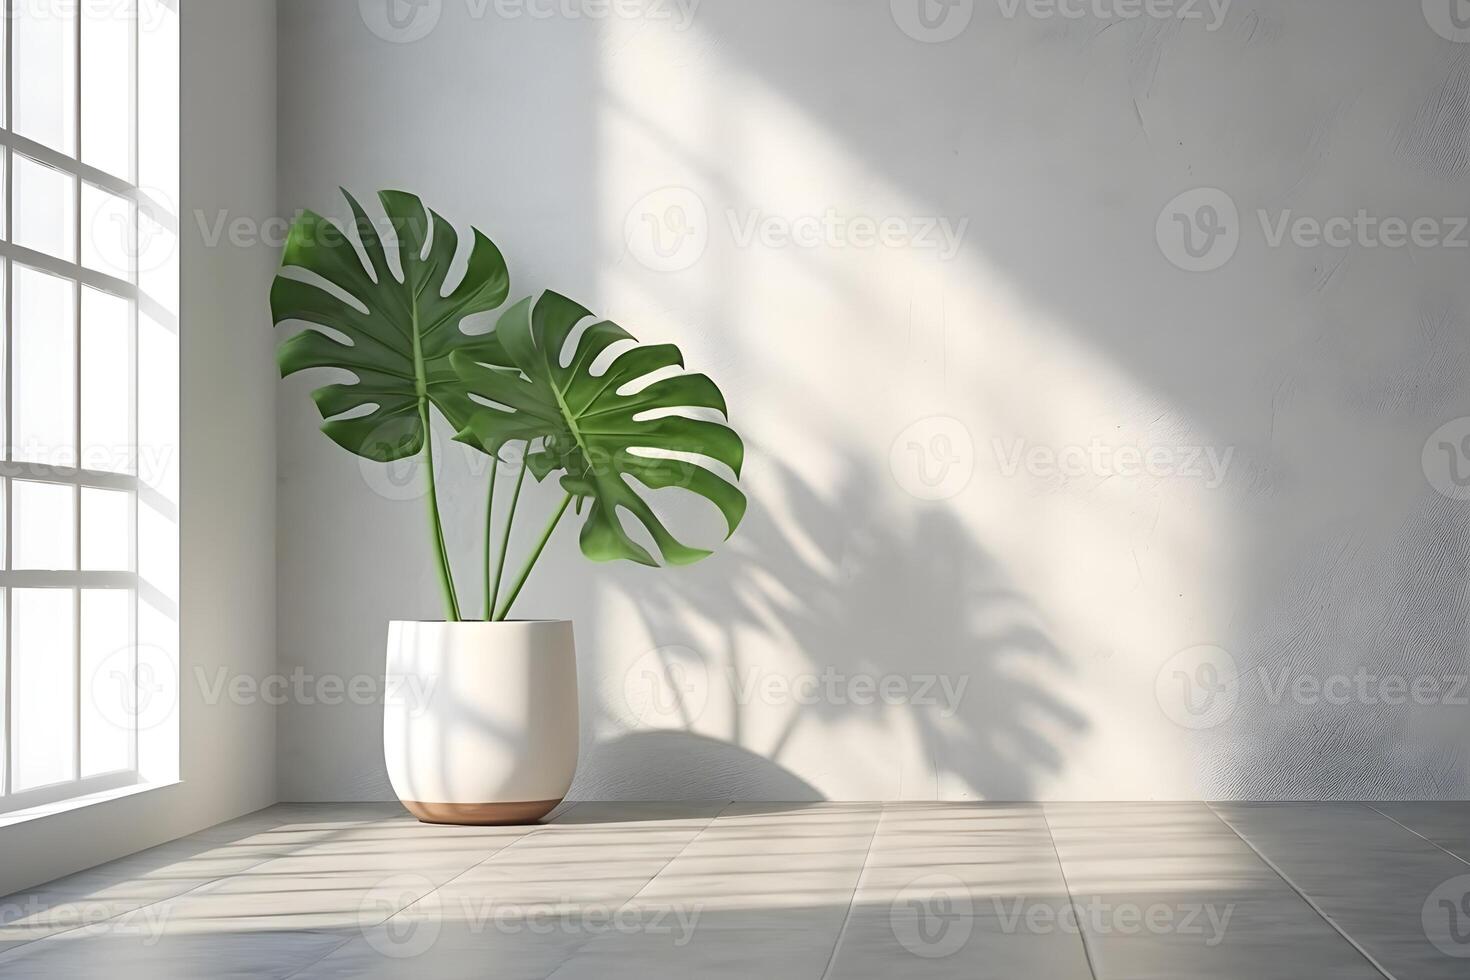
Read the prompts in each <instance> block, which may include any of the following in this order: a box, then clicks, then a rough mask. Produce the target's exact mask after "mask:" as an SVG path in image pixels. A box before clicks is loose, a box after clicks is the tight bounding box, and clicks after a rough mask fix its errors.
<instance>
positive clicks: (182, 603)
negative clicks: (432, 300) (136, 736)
mask: <svg viewBox="0 0 1470 980" xmlns="http://www.w3.org/2000/svg"><path fill="white" fill-rule="evenodd" d="M177 9H179V11H180V17H181V20H180V47H181V49H182V62H181V66H180V74H181V81H182V86H181V87H182V108H181V119H182V126H181V130H182V140H181V147H180V149H181V157H182V170H181V174H180V183H181V196H180V204H181V208H180V213H181V214H183V215H184V216H185V217H184V219H183V220H182V221H181V232H182V234H181V239H180V247H179V253H178V260H179V275H180V279H181V289H180V318H179V319H180V340H179V344H180V359H181V360H180V370H181V373H182V376H183V379H182V393H181V399H180V417H181V432H180V440H181V455H180V457H179V458H180V468H181V469H180V474H179V480H180V485H181V492H182V501H181V506H180V536H181V540H180V554H179V576H180V579H181V582H180V595H179V601H178V605H179V633H180V636H179V643H180V658H181V670H182V677H183V681H182V684H181V686H180V687H181V695H180V698H179V704H178V708H179V732H180V736H179V741H180V743H181V745H180V753H181V755H180V759H179V766H178V773H179V776H180V781H179V782H177V783H175V784H173V785H169V786H167V787H164V788H160V789H154V790H150V791H148V792H145V793H141V794H138V795H133V796H128V797H125V798H123V799H118V800H114V801H111V802H107V803H102V804H98V805H95V806H92V807H87V808H84V809H78V810H71V811H68V812H65V813H60V814H55V815H51V816H46V817H43V818H41V819H38V820H34V821H31V822H27V823H21V824H17V825H14V826H9V827H5V828H3V829H0V852H3V853H4V855H5V857H4V860H3V861H0V895H3V894H8V893H10V892H12V891H15V890H18V889H21V888H25V887H29V886H30V885H33V884H35V883H37V882H41V881H45V880H48V879H51V878H55V877H57V876H59V875H62V874H66V873H69V872H72V871H76V870H79V869H81V868H85V867H90V866H92V865H95V864H98V863H101V862H103V861H107V860H110V859H112V858H115V857H118V856H121V855H123V854H127V853H130V852H132V851H136V850H139V849H141V848H144V847H149V846H152V845H154V844H157V843H160V842H163V841H166V840H170V839H172V838H175V837H179V836H182V835H184V834H188V833H192V832H194V831H195V830H198V829H200V828H202V827H206V826H210V825H212V824H215V823H219V822H221V821H223V820H226V819H229V818H230V817H234V816H238V815H239V814H242V813H247V812H250V811H252V810H256V809H259V808H260V807H263V806H268V805H270V804H271V803H273V802H274V801H275V798H276V797H275V763H276V752H275V718H274V711H273V709H272V708H271V706H270V705H268V704H264V703H256V704H237V703H233V702H231V701H229V700H228V699H225V700H224V702H223V703H218V702H215V701H214V700H213V699H209V700H210V703H206V700H207V688H206V686H205V685H201V684H200V683H199V682H198V679H197V678H198V677H199V676H200V672H202V675H203V676H205V677H207V678H211V679H212V678H214V677H215V676H216V674H217V672H218V671H220V670H224V671H225V672H227V673H228V674H229V675H230V676H245V677H259V676H265V675H266V674H268V673H270V672H271V671H272V670H274V667H275V649H274V627H275V605H276V597H275V543H274V528H275V523H276V515H275V510H276V508H275V469H276V460H275V433H274V411H275V406H274V397H275V385H276V380H275V376H274V371H273V363H272V360H271V348H272V338H271V336H270V331H269V329H268V323H269V313H268V311H267V309H266V303H265V296H266V291H267V289H268V288H269V284H270V278H271V275H272V274H273V271H274V256H273V255H272V254H271V253H270V252H269V251H268V250H266V249H253V250H241V249H226V248H218V247H209V246H208V245H207V244H206V239H205V237H204V236H203V235H201V234H200V233H199V232H198V224H197V222H195V221H194V220H192V218H191V217H190V216H191V215H193V214H194V213H195V212H196V211H200V212H203V213H206V214H214V213H215V212H216V211H218V210H220V209H228V210H229V211H230V212H232V213H238V214H261V213H265V212H267V211H268V210H269V209H270V208H272V207H273V206H274V201H275V196H276V191H275V156H276V142H275V136H276V129H275V48H276V11H275V5H274V3H272V2H270V0H179V4H178V7H177ZM156 720H159V719H156ZM167 728H168V726H167V725H164V724H162V723H161V720H160V724H159V726H158V728H157V729H156V730H155V732H154V735H156V733H157V732H160V731H164V730H166V729H167ZM150 737H154V736H153V735H150Z"/></svg>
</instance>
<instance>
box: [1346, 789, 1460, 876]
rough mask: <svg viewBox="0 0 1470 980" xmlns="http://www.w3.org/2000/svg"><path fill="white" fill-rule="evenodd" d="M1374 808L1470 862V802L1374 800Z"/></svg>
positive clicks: (1372, 805)
mask: <svg viewBox="0 0 1470 980" xmlns="http://www.w3.org/2000/svg"><path fill="white" fill-rule="evenodd" d="M1369 805H1370V806H1371V807H1372V808H1373V809H1374V810H1377V811H1378V812H1379V813H1381V814H1383V815H1384V816H1386V817H1388V818H1389V819H1391V820H1395V821H1397V822H1398V823H1400V824H1402V825H1404V826H1405V827H1407V828H1409V829H1410V830H1412V831H1413V832H1414V833H1416V834H1419V835H1420V836H1421V837H1425V838H1427V839H1428V840H1430V841H1433V842H1434V843H1435V844H1438V845H1439V846H1440V847H1442V848H1444V849H1445V850H1447V851H1449V852H1450V853H1451V854H1454V855H1455V856H1456V857H1458V858H1460V859H1461V860H1462V861H1467V862H1470V803H1372V804H1369Z"/></svg>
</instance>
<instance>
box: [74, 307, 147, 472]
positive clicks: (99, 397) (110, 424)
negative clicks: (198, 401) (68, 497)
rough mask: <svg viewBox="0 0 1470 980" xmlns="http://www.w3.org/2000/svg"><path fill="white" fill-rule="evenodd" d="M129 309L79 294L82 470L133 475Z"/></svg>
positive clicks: (131, 365) (131, 354) (134, 453)
mask: <svg viewBox="0 0 1470 980" xmlns="http://www.w3.org/2000/svg"><path fill="white" fill-rule="evenodd" d="M132 333H133V328H132V304H130V303H129V302H128V301H127V300H125V299H123V298H122V297H121V296H114V295H112V294H111V293H103V292H99V291H97V290H95V289H91V288H89V287H83V289H82V468H83V469H88V470H100V471H101V472H104V473H132V472H135V463H134V460H135V458H136V451H135V449H134V446H133V443H134V439H133V423H132V419H133V407H132V377H133V342H132Z"/></svg>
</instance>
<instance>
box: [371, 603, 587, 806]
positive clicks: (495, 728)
mask: <svg viewBox="0 0 1470 980" xmlns="http://www.w3.org/2000/svg"><path fill="white" fill-rule="evenodd" d="M387 678H388V684H387V697H386V698H385V703H384V707H383V757H384V759H385V761H386V762H387V764H388V779H389V780H390V781H391V782H392V784H393V791H394V792H395V793H397V794H398V798H399V799H400V800H402V801H403V805H404V806H405V807H407V808H408V810H409V812H410V813H412V814H413V815H414V816H416V817H418V818H419V819H420V820H422V821H424V822H425V823H442V824H467V825H474V826H488V825H497V824H524V823H534V822H536V821H537V820H540V819H541V818H542V817H544V816H546V815H547V814H548V813H550V812H551V811H552V810H553V809H555V807H556V805H557V804H558V803H560V802H561V801H562V798H563V797H564V796H566V793H567V790H568V789H570V788H571V785H572V777H573V776H574V775H576V771H577V744H578V739H579V733H578V712H577V654H576V648H575V645H574V642H573V639H572V624H571V623H569V622H564V621H563V622H500V623H484V622H464V623H408V622H394V623H391V624H389V627H388V671H387Z"/></svg>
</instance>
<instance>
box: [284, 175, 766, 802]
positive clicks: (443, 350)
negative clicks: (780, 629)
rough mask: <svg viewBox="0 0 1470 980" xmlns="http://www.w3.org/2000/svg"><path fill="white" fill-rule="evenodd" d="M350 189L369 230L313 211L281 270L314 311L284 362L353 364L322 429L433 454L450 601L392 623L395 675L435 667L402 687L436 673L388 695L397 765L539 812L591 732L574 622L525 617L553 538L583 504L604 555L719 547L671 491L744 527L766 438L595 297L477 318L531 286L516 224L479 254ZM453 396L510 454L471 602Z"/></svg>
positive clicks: (431, 491)
mask: <svg viewBox="0 0 1470 980" xmlns="http://www.w3.org/2000/svg"><path fill="white" fill-rule="evenodd" d="M343 194H344V195H345V196H346V198H347V204H348V207H349V208H350V210H351V212H352V218H353V226H354V227H355V230H356V235H355V237H354V236H350V235H348V234H347V232H346V231H345V230H344V229H342V228H340V227H338V226H337V225H336V224H334V223H332V222H330V221H328V220H327V219H325V218H323V217H321V216H320V215H317V214H314V213H312V212H310V211H307V212H303V213H302V214H301V216H300V217H299V218H298V219H297V220H296V221H295V223H294V224H293V226H292V228H291V233H290V237H289V239H288V240H287V242H286V248H285V254H284V256H283V259H282V263H281V266H282V268H281V272H280V273H279V274H278V275H277V277H276V280H275V284H274V285H273V286H272V288H271V311H272V314H273V315H274V319H275V322H276V324H277V325H278V326H279V325H282V324H286V323H299V324H304V325H305V329H304V330H301V331H299V332H297V333H295V334H293V335H292V336H290V337H288V338H287V339H286V340H285V341H284V342H283V343H282V344H281V345H280V347H279V349H278V351H277V360H278V362H279V365H280V369H281V374H282V376H283V377H284V376H287V375H292V374H295V373H297V372H299V371H308V370H313V369H317V368H325V369H335V370H336V371H338V372H345V373H346V374H347V375H348V376H349V379H348V380H342V379H337V380H334V381H333V382H332V383H328V384H325V385H323V386H322V387H320V388H317V389H316V390H315V391H314V392H313V393H312V398H313V399H314V400H315V402H316V406H317V410H318V411H319V412H320V413H321V416H322V420H323V421H322V431H323V432H325V433H326V434H327V436H328V437H329V438H330V439H331V440H332V441H333V442H335V443H336V444H337V445H339V446H341V447H342V448H343V449H345V450H347V451H348V452H350V453H354V454H356V455H357V456H361V457H363V458H365V459H368V460H373V461H376V462H379V463H392V462H394V461H397V460H403V459H409V458H411V457H421V458H422V461H423V464H424V465H423V471H424V473H425V475H426V476H425V479H426V484H427V486H426V490H427V494H426V496H427V500H428V511H429V544H430V548H431V549H432V552H433V555H434V561H435V564H436V566H437V568H438V577H439V583H440V585H441V587H442V590H443V594H444V609H445V620H444V621H443V622H412V621H408V622H404V621H399V622H392V623H390V624H389V628H388V658H387V674H388V678H389V681H390V684H389V687H390V689H391V688H393V687H394V683H393V682H394V681H395V679H409V680H412V679H415V678H416V679H417V680H418V683H417V684H416V685H414V686H412V687H403V686H401V685H399V687H398V689H405V690H433V691H434V692H435V694H434V697H433V699H432V701H431V702H430V703H429V704H412V705H410V704H408V703H407V702H406V701H403V700H401V699H398V700H389V701H388V702H386V703H385V704H384V707H383V752H384V759H385V762H386V765H387V771H388V777H389V780H390V781H391V783H392V785H393V787H394V789H395V791H396V792H397V793H398V796H399V799H401V800H402V801H403V803H404V805H405V806H406V807H407V808H408V809H409V810H410V811H411V812H412V813H414V814H415V815H416V816H418V817H419V818H420V819H421V820H425V821H428V822H431V823H463V824H494V823H525V822H529V821H534V820H537V819H540V817H542V816H544V815H545V814H546V813H549V812H550V811H551V810H552V809H553V808H554V807H555V806H556V805H557V803H558V802H559V801H560V800H561V798H562V797H563V796H564V795H565V793H566V791H567V789H568V788H569V787H570V785H571V781H572V777H573V775H574V774H575V772H576V764H577V746H578V721H577V718H578V700H577V664H576V654H575V644H574V642H573V637H572V624H571V623H570V622H565V621H531V622H519V621H510V620H509V618H508V617H509V614H510V611H511V608H512V606H514V604H515V602H516V599H517V598H518V597H519V596H520V594H521V590H522V589H523V588H524V586H525V584H526V580H527V579H528V578H529V576H530V574H531V572H532V569H533V568H534V567H535V565H536V563H537V560H538V559H539V558H540V557H541V555H542V553H543V551H544V550H545V548H546V545H547V542H548V541H549V540H550V539H551V537H552V535H553V534H554V533H555V531H556V529H557V527H558V526H559V525H560V524H561V523H562V521H563V520H564V519H565V518H566V515H567V512H568V511H569V510H570V511H573V512H574V513H575V514H577V515H579V516H581V518H582V531H581V546H582V553H583V554H584V555H586V556H587V557H588V558H590V559H592V560H594V561H612V560H616V559H627V560H629V561H633V562H638V563H640V564H643V565H658V564H661V563H662V564H669V565H686V564H689V563H691V562H695V561H698V560H700V559H701V558H704V557H705V556H706V555H708V554H709V552H708V551H706V550H704V549H702V548H697V547H693V546H691V545H687V544H684V543H683V542H681V541H679V540H678V539H677V538H676V537H675V536H674V535H673V533H671V532H670V531H669V530H668V528H667V527H666V526H665V524H664V523H663V521H661V520H660V518H659V517H658V515H657V514H656V513H655V510H654V507H653V504H652V502H651V498H653V497H655V495H656V494H657V492H658V491H663V490H667V489H670V488H676V487H677V488H682V489H683V490H685V491H689V492H691V493H693V494H695V495H697V496H698V497H701V498H703V499H705V500H707V501H709V502H710V503H711V504H713V506H714V507H715V508H717V509H718V510H719V512H720V513H721V515H723V517H724V523H725V526H726V528H727V537H728V535H729V534H733V533H734V532H735V528H736V527H737V526H738V525H739V523H740V520H741V518H742V517H743V516H744V514H745V496H744V494H742V493H741V492H740V489H739V487H737V486H736V481H737V480H738V479H739V478H740V469H741V463H742V462H743V459H744V446H743V445H742V443H741V441H740V437H739V436H738V435H736V434H735V432H734V430H733V429H731V428H730V427H729V425H728V424H727V418H726V410H725V399H724V398H723V397H722V396H721V394H720V390H719V389H718V388H717V387H715V383H714V382H713V381H711V380H710V379H709V378H707V377H705V376H704V375H702V374H694V373H689V372H686V371H684V370H683V366H684V358H683V356H682V355H681V354H680V353H679V350H678V348H676V347H673V346H671V345H668V344H653V345H646V346H640V345H639V344H637V342H636V341H635V340H634V339H633V337H632V335H631V334H629V333H628V331H626V330H624V329H623V328H622V327H620V326H618V325H617V324H616V323H613V322H611V321H609V320H598V321H595V322H589V321H592V320H593V317H592V314H591V313H590V312H588V311H587V310H586V309H585V308H583V307H581V306H579V305H578V304H576V303H574V302H573V301H571V300H569V299H567V298H566V297H564V296H561V295H559V294H557V293H553V292H546V293H543V294H541V296H540V297H539V298H537V299H535V300H534V301H533V300H530V299H527V300H522V301H521V302H519V303H516V304H515V305H513V306H511V307H510V308H509V309H507V310H506V311H505V312H504V313H503V314H502V315H501V316H500V317H499V321H498V323H497V324H496V325H495V328H494V330H493V331H491V332H487V333H476V334H471V333H469V332H467V331H466V330H465V321H466V320H467V319H468V318H470V317H472V316H475V315H476V314H481V313H487V312H490V311H493V310H497V309H499V308H500V307H501V306H502V304H504V303H505V301H506V298H507V296H508V295H509V293H510V276H509V274H508V273H507V271H506V266H505V260H504V258H502V256H501V254H500V250H499V249H498V248H496V247H495V244H494V243H493V242H491V241H490V239H489V238H487V237H485V236H484V235H483V234H481V233H480V232H479V231H474V232H473V237H472V239H471V241H470V242H469V243H468V246H467V248H465V249H464V250H463V251H464V252H465V254H464V255H463V256H461V254H460V253H461V247H460V238H459V236H458V235H457V234H456V233H455V230H454V227H453V226H452V225H451V224H450V223H449V222H448V221H446V220H445V219H444V218H443V217H442V216H441V215H439V214H438V213H436V212H434V211H430V210H428V209H426V208H425V207H424V205H423V203H422V202H421V201H420V200H419V199H418V198H417V197H415V196H413V195H412V194H405V193H402V192H399V191H385V192H383V193H381V194H379V195H378V200H379V201H380V202H381V205H382V209H383V214H384V220H385V221H386V224H387V227H388V229H390V230H391V235H389V236H385V235H383V234H382V233H381V232H380V230H379V225H378V224H377V223H376V222H375V221H374V219H372V218H370V217H369V216H368V214H367V212H366V211H365V210H364V209H363V208H362V206H361V205H360V204H358V202H357V200H356V199H354V198H353V197H352V195H351V194H347V192H346V191H344V192H343ZM461 262H462V263H463V268H464V271H463V273H461V274H460V275H458V276H457V277H454V281H453V282H451V281H450V280H451V269H453V268H455V267H457V266H458V265H459V264H460V263H461ZM604 365H605V366H604ZM436 416H438V417H442V418H443V419H444V420H445V421H446V422H447V423H448V424H449V426H450V427H451V428H452V429H453V430H454V432H455V433H456V436H455V438H456V439H458V440H459V441H460V442H462V443H465V444H467V445H469V446H471V447H473V448H474V449H475V450H478V451H481V452H483V453H486V454H488V455H489V458H490V464H489V471H490V479H489V489H488V492H487V495H486V503H485V523H484V527H483V540H484V570H483V572H484V598H483V608H484V615H483V619H480V620H471V619H467V618H466V617H465V616H464V612H463V610H464V607H463V606H462V605H461V603H460V595H459V592H458V590H457V589H456V587H455V575H454V570H453V567H452V564H451V561H450V549H449V542H450V541H451V540H453V538H454V536H453V535H452V534H451V532H450V531H448V530H447V529H446V528H445V526H444V522H443V520H442V518H441V512H440V508H439V494H440V492H441V491H440V488H439V487H438V486H437V485H436V482H435V470H434V440H433V438H432V433H433V426H434V421H435V418H436ZM512 460H516V461H519V464H520V465H519V467H518V473H517V474H516V477H515V489H514V491H513V492H512V496H511V500H510V507H509V508H508V511H507V513H506V516H505V517H504V519H503V521H501V522H500V529H499V531H500V533H499V534H498V535H497V534H496V533H495V531H496V514H495V504H496V499H495V496H496V494H495V491H496V483H497V477H498V475H499V472H498V471H499V469H500V467H501V466H502V465H505V464H506V463H507V462H509V461H512ZM528 473H529V474H530V475H531V476H532V477H533V478H534V480H535V481H536V482H537V483H538V484H544V485H548V486H550V485H555V486H556V487H557V488H558V490H559V492H560V502H559V503H556V504H554V505H552V506H551V516H550V519H549V521H548V522H547V523H546V525H545V529H544V530H543V531H542V532H541V534H540V535H539V537H538V538H537V539H536V543H535V544H534V546H533V547H532V548H531V549H530V552H529V555H528V557H527V558H526V559H525V561H524V564H523V565H522V566H521V568H520V570H519V572H518V573H517V574H516V576H515V579H514V581H513V582H511V583H510V584H509V586H508V587H507V588H506V589H505V591H504V594H502V590H501V587H502V584H504V582H503V580H504V573H505V567H506V559H507V554H508V553H509V551H510V550H511V544H512V541H513V535H512V531H513V528H514V525H515V521H516V516H517V510H518V508H519V506H520V503H521V496H522V490H523V489H524V487H525V484H526V476H527V474H528ZM625 517H626V518H627V519H628V521H629V524H630V525H631V526H632V527H634V528H635V529H636V528H641V529H642V531H643V532H644V533H645V534H646V536H647V540H648V541H649V542H650V543H651V544H652V546H653V548H652V550H650V549H649V548H647V547H645V546H644V545H643V544H640V543H639V542H638V540H636V539H635V536H634V535H633V534H632V533H630V531H629V528H628V526H625V524H624V522H623V519H624V518H625ZM477 530H479V529H477ZM655 552H656V554H655Z"/></svg>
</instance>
